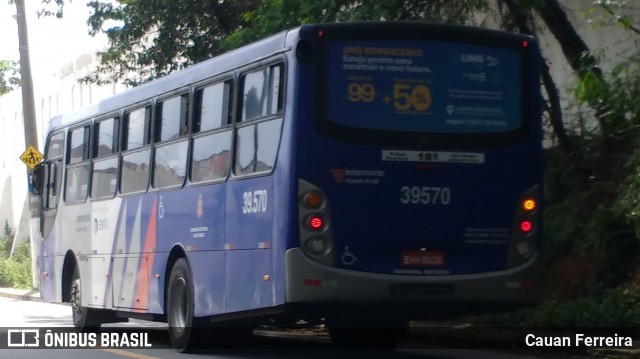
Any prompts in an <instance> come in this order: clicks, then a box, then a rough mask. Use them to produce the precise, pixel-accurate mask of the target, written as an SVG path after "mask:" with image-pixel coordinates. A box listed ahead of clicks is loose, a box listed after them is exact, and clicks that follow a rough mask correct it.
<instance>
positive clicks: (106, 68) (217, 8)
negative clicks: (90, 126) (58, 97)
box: [83, 0, 257, 86]
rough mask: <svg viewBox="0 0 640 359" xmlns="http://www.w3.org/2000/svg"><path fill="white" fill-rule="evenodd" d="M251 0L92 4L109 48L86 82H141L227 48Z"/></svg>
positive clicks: (93, 20)
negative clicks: (226, 41)
mask: <svg viewBox="0 0 640 359" xmlns="http://www.w3.org/2000/svg"><path fill="white" fill-rule="evenodd" d="M256 4H257V2H255V1H250V0H236V1H204V0H179V1H177V0H118V1H98V0H92V1H89V2H88V4H87V5H88V6H89V7H90V8H91V9H92V10H91V11H92V14H91V16H90V17H89V19H88V21H87V23H88V24H89V28H90V31H89V33H90V34H92V35H95V34H98V33H104V34H106V36H107V38H108V41H109V48H108V49H107V50H106V51H103V52H99V53H98V55H99V57H100V64H99V65H98V67H97V69H96V70H95V72H94V73H93V74H91V75H89V76H87V77H85V78H83V81H84V82H94V83H97V84H104V83H112V82H117V81H122V82H123V83H124V84H126V85H130V86H136V85H139V84H142V83H144V82H147V81H150V80H152V79H154V78H157V77H159V76H163V75H166V74H168V73H171V72H174V71H176V70H179V69H182V68H184V67H186V66H188V65H191V64H193V63H196V62H200V61H203V60H206V59H208V58H211V57H213V56H216V55H218V54H220V53H221V52H222V49H221V46H220V44H221V42H222V40H223V39H224V38H225V37H226V36H228V35H229V34H230V33H231V32H232V31H234V30H235V29H237V28H238V27H241V26H244V25H245V24H244V21H243V19H242V14H244V13H245V12H247V11H250V10H252V9H253V8H254V7H255V6H256Z"/></svg>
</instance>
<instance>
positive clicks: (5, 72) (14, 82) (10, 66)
mask: <svg viewBox="0 0 640 359" xmlns="http://www.w3.org/2000/svg"><path fill="white" fill-rule="evenodd" d="M19 69H20V67H19V65H18V62H17V61H8V60H0V96H2V95H4V94H5V93H7V92H9V91H12V90H14V89H16V88H18V86H20V70H19Z"/></svg>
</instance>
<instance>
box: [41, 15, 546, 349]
mask: <svg viewBox="0 0 640 359" xmlns="http://www.w3.org/2000/svg"><path fill="white" fill-rule="evenodd" d="M539 58H540V55H539V50H538V45H537V42H536V40H535V39H533V38H531V37H527V36H523V35H516V34H509V33H504V32H498V31H491V30H486V29H479V28H471V27H461V26H453V25H444V24H438V25H437V24H425V23H417V22H414V23H392V22H381V23H342V24H320V25H304V26H301V27H299V28H296V29H292V30H289V31H285V32H282V33H279V34H277V35H274V36H272V37H269V38H267V39H264V40H262V41H259V42H256V43H254V44H251V45H248V46H245V47H243V48H240V49H238V50H235V51H232V52H229V53H227V54H224V55H222V56H218V57H216V58H213V59H211V60H208V61H205V62H202V63H200V64H197V65H195V66H193V67H191V68H188V69H185V70H183V71H180V72H177V73H175V74H172V75H169V76H165V77H163V78H160V79H158V80H155V81H152V82H149V83H147V84H145V85H142V86H139V87H136V88H133V89H131V90H129V91H126V92H124V93H122V94H119V95H116V96H113V97H111V98H108V99H106V100H103V101H101V102H99V103H98V104H96V105H94V106H93V107H89V108H86V109H84V110H82V111H80V112H77V113H74V114H69V115H64V116H59V117H56V118H54V119H52V121H51V126H50V127H51V128H50V131H48V136H47V141H46V148H45V161H44V162H43V164H42V165H41V166H40V167H39V169H38V170H37V174H39V177H38V176H37V177H38V178H40V179H41V180H42V183H41V184H40V185H39V186H38V188H39V193H41V196H42V204H43V208H42V235H43V244H42V248H43V253H42V255H41V263H40V268H41V284H40V291H41V295H42V298H44V300H46V301H51V302H71V304H72V308H73V310H72V312H73V318H74V324H75V325H76V327H78V328H80V329H86V328H91V327H95V326H98V325H100V324H101V323H106V322H112V321H118V320H123V318H125V319H126V318H142V319H150V320H158V321H167V322H168V323H169V332H170V337H171V341H172V343H173V345H174V346H175V347H176V348H177V349H179V350H185V349H188V348H190V347H191V346H192V345H194V343H195V342H196V341H197V340H198V338H200V336H199V335H198V333H199V331H200V329H201V328H204V327H221V326H231V324H230V323H236V324H237V323H242V324H238V325H239V327H243V328H244V327H251V326H254V325H256V326H257V325H260V324H264V323H269V324H271V325H283V326H286V325H290V324H292V323H296V322H298V321H299V320H305V321H306V322H308V323H320V322H322V323H325V324H326V325H327V327H328V328H329V331H330V334H331V336H332V338H333V339H334V341H336V342H339V343H357V342H358V340H360V339H359V335H360V334H362V330H365V329H367V330H368V331H369V332H368V335H369V337H368V339H367V343H370V344H378V345H383V344H385V345H391V344H393V343H395V342H397V341H398V340H399V339H400V338H401V334H402V333H403V332H405V331H406V328H407V326H408V323H409V321H411V320H416V319H421V318H432V317H433V316H435V315H438V316H442V315H463V314H464V315H468V314H475V313H486V312H490V311H496V310H505V309H507V308H511V307H513V306H520V305H528V304H532V303H536V302H537V301H538V292H539V288H540V281H539V276H538V272H539V263H540V250H541V233H542V231H541V225H542V223H541V208H540V204H541V184H542V123H541V114H540V106H541V102H540V86H539V73H538V67H539ZM359 326H361V327H359Z"/></svg>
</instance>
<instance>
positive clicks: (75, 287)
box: [70, 266, 101, 332]
mask: <svg viewBox="0 0 640 359" xmlns="http://www.w3.org/2000/svg"><path fill="white" fill-rule="evenodd" d="M70 298H71V315H72V317H73V326H74V327H76V328H77V329H79V330H80V331H82V332H85V331H89V330H91V328H99V327H100V324H101V323H100V321H99V319H98V311H97V310H95V309H92V308H87V307H83V306H82V281H81V280H80V271H79V270H78V267H77V266H76V267H75V269H74V270H73V277H72V279H71V293H70Z"/></svg>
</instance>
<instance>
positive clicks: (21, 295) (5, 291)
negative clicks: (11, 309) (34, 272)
mask: <svg viewBox="0 0 640 359" xmlns="http://www.w3.org/2000/svg"><path fill="white" fill-rule="evenodd" d="M0 297H4V298H11V299H20V300H28V301H36V302H39V301H40V300H41V299H40V292H39V291H38V290H37V289H32V290H29V289H14V288H0Z"/></svg>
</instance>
